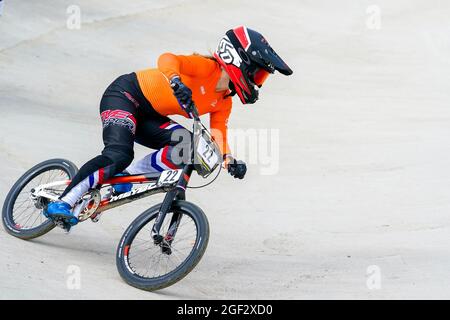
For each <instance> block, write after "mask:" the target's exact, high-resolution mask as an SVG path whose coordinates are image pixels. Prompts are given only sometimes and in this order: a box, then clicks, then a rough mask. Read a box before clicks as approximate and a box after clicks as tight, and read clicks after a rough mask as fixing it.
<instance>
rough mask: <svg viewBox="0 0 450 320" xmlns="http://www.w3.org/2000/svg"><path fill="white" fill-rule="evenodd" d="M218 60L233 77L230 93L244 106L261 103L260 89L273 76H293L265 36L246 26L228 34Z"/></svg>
mask: <svg viewBox="0 0 450 320" xmlns="http://www.w3.org/2000/svg"><path fill="white" fill-rule="evenodd" d="M214 57H215V58H216V60H217V61H218V62H219V63H220V65H222V67H223V68H224V69H225V71H226V72H227V73H228V75H229V76H230V80H231V81H230V89H231V90H232V92H233V93H237V94H238V96H239V98H240V99H241V101H242V103H244V104H247V103H254V102H256V101H257V100H258V88H260V87H261V85H262V84H263V82H264V81H265V80H266V78H267V76H268V75H269V74H270V73H274V72H275V70H277V71H279V72H281V73H282V74H284V75H291V74H292V70H291V68H289V66H288V65H287V64H286V63H285V62H284V61H283V60H282V59H281V58H280V57H279V56H278V54H277V53H276V52H275V51H274V50H273V49H272V47H271V46H270V45H269V43H268V42H267V40H266V39H265V38H264V37H263V35H262V34H260V33H259V32H256V31H254V30H251V29H248V28H247V27H245V26H240V27H236V28H234V29H230V30H228V31H227V32H226V34H225V36H224V37H223V38H222V39H221V40H220V43H219V46H218V47H217V50H216V52H215V53H214Z"/></svg>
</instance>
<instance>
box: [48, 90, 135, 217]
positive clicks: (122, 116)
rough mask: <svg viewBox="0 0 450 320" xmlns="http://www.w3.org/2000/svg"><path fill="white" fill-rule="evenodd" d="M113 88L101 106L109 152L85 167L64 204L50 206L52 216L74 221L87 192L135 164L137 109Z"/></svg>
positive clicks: (65, 197)
mask: <svg viewBox="0 0 450 320" xmlns="http://www.w3.org/2000/svg"><path fill="white" fill-rule="evenodd" d="M113 84H114V83H113ZM110 88H111V86H110V87H109V88H108V89H107V90H106V92H105V94H104V95H103V98H102V101H101V103H100V112H101V118H102V122H103V142H104V144H105V148H104V149H103V151H102V154H101V155H99V156H97V157H95V158H93V159H92V160H90V161H89V162H87V163H86V164H85V165H83V166H82V167H81V169H80V170H79V171H78V173H77V174H76V175H75V177H74V178H73V179H72V181H71V183H70V184H69V186H68V187H67V188H66V190H65V191H64V192H63V194H62V195H61V197H60V199H61V201H57V202H54V203H51V204H50V205H49V206H48V208H47V211H46V213H47V215H49V216H62V217H66V218H67V217H71V216H72V213H71V212H70V209H71V207H73V206H74V204H75V203H76V202H77V201H78V200H79V199H80V197H81V196H82V195H83V194H84V193H85V192H86V191H88V190H89V189H90V188H94V187H95V186H96V185H97V184H101V183H102V182H103V181H104V180H106V179H109V178H110V177H113V176H114V175H116V174H117V173H120V172H122V171H123V170H124V169H125V168H126V167H127V166H128V165H129V164H130V163H131V161H132V160H133V156H134V152H133V144H134V137H135V132H136V118H135V116H136V109H137V107H136V105H135V104H134V103H133V102H132V101H130V100H129V98H128V97H127V96H126V95H124V94H122V93H121V92H119V94H118V93H117V92H116V91H117V90H114V91H113V90H110Z"/></svg>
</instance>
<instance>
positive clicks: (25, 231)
mask: <svg viewBox="0 0 450 320" xmlns="http://www.w3.org/2000/svg"><path fill="white" fill-rule="evenodd" d="M77 171H78V169H77V167H76V166H75V165H74V164H73V163H72V162H70V161H68V160H64V159H51V160H47V161H44V162H41V163H39V164H37V165H35V166H34V167H33V168H31V169H30V170H28V171H27V172H25V173H24V174H23V175H22V176H21V177H20V178H19V179H18V180H17V182H16V183H15V184H14V185H13V186H12V188H11V190H10V191H9V193H8V195H7V196H6V199H5V202H4V204H3V210H2V221H3V225H4V227H5V230H6V231H7V232H8V233H9V234H11V235H13V236H14V237H17V238H21V239H25V240H28V239H33V238H36V237H39V236H41V235H43V234H45V233H47V232H49V231H50V230H52V229H53V228H54V227H55V223H54V222H53V221H51V220H50V219H48V218H46V217H45V216H44V215H43V213H42V210H43V209H45V207H46V206H47V204H48V201H47V200H46V199H39V200H34V199H32V198H31V190H32V189H33V188H35V187H37V186H39V185H43V184H46V183H50V182H54V181H62V180H70V179H72V178H73V177H74V176H75V174H76V173H77ZM64 189H65V186H60V187H55V188H53V190H52V193H53V194H54V195H60V194H61V193H62V192H63V191H64Z"/></svg>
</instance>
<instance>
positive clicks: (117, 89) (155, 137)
mask: <svg viewBox="0 0 450 320" xmlns="http://www.w3.org/2000/svg"><path fill="white" fill-rule="evenodd" d="M100 115H101V118H102V123H103V142H104V145H105V147H104V149H103V151H102V153H101V155H99V156H97V157H95V158H93V159H91V160H90V161H88V162H87V163H86V164H85V165H83V166H82V167H81V168H80V170H79V171H78V173H77V174H76V176H75V177H74V178H73V179H72V181H71V183H70V184H69V186H68V187H67V188H66V190H65V191H64V193H63V194H62V195H61V198H64V197H65V196H66V195H67V194H68V193H69V192H70V191H71V190H72V189H73V188H74V187H76V186H77V185H80V186H78V188H81V189H82V191H83V193H84V192H86V191H87V189H89V187H94V185H96V184H98V183H99V184H101V183H102V182H103V181H104V180H106V179H109V178H111V177H113V176H114V175H116V174H118V173H121V172H122V171H123V170H125V168H126V167H128V166H129V165H130V163H131V162H132V160H133V158H134V151H133V144H134V142H135V141H136V142H137V143H139V144H141V145H144V146H146V147H149V148H152V149H161V148H163V147H165V146H168V145H170V146H175V145H177V144H179V142H180V140H173V139H172V132H173V131H172V130H167V129H165V128H164V127H167V125H168V124H171V125H170V126H171V127H174V125H175V126H177V127H178V128H180V127H181V126H180V125H178V124H176V123H174V122H173V121H171V120H170V119H169V118H168V117H165V116H162V115H160V114H159V113H157V112H156V111H155V110H154V109H153V107H152V106H151V104H150V103H149V101H148V100H147V99H146V98H145V97H144V95H143V93H142V91H141V89H140V88H139V84H138V82H137V78H136V74H135V73H130V74H126V75H122V76H120V77H118V78H117V79H116V80H114V81H113V82H112V83H111V85H109V87H108V88H107V89H106V91H105V93H104V94H103V97H102V99H101V102H100ZM181 128H182V127H181ZM182 130H185V131H186V132H188V131H187V130H186V129H184V128H182ZM188 134H189V133H188ZM97 171H99V172H97ZM96 172H97V174H94V173H96ZM83 181H84V182H85V183H84V184H86V185H87V184H88V183H89V186H88V187H87V189H86V187H85V186H84V185H83V184H80V183H81V182H83ZM84 189H86V190H84ZM68 202H73V201H68ZM71 205H73V203H71Z"/></svg>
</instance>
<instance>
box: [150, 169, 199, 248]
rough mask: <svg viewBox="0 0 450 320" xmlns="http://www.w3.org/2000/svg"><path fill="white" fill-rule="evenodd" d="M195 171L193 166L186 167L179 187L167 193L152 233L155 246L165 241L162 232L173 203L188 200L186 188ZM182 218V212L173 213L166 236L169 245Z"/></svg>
mask: <svg viewBox="0 0 450 320" xmlns="http://www.w3.org/2000/svg"><path fill="white" fill-rule="evenodd" d="M193 170H194V167H193V165H192V164H188V165H186V166H184V168H183V172H182V174H181V177H180V180H178V183H177V185H176V186H175V188H173V189H172V190H170V191H169V192H167V193H166V196H165V197H164V200H163V202H162V204H161V207H160V208H159V211H158V215H157V216H156V219H155V223H154V224H153V228H152V232H151V236H152V239H153V240H154V242H155V244H160V243H161V242H162V241H163V240H164V238H163V236H162V235H160V230H161V226H162V223H163V221H164V218H165V217H166V214H167V212H169V210H170V209H171V207H172V203H173V202H174V201H175V200H184V199H186V187H187V184H188V182H189V178H190V177H191V174H192V171H193ZM181 216H182V214H181V213H180V212H174V213H173V216H172V219H171V221H170V225H169V230H168V232H167V234H166V239H165V240H166V241H167V242H169V244H170V243H172V241H173V238H174V236H175V234H176V232H177V229H178V226H179V224H180V221H181Z"/></svg>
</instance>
